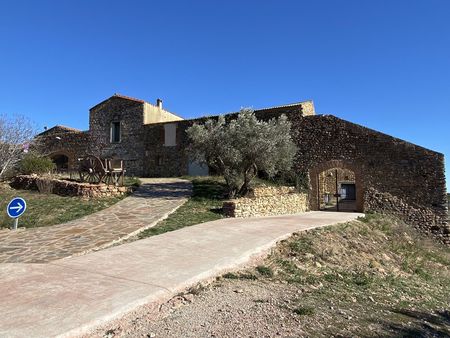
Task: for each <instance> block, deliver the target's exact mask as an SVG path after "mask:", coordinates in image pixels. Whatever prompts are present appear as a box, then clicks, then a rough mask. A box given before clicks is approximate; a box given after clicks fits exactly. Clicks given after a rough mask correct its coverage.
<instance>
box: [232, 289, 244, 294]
mask: <svg viewBox="0 0 450 338" xmlns="http://www.w3.org/2000/svg"><path fill="white" fill-rule="evenodd" d="M234 292H236V293H243V292H244V290H242V289H237V290H234Z"/></svg>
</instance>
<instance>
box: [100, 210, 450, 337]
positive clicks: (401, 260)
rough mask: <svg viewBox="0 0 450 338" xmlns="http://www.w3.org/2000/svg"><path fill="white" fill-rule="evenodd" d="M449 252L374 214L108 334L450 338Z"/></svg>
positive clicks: (276, 253)
mask: <svg viewBox="0 0 450 338" xmlns="http://www.w3.org/2000/svg"><path fill="white" fill-rule="evenodd" d="M449 310H450V249H449V248H448V247H443V246H441V245H439V244H437V243H435V242H433V241H431V240H428V239H423V238H420V237H419V236H418V235H417V234H416V233H415V232H414V231H413V230H411V228H409V227H408V226H406V225H405V224H403V223H401V222H400V221H398V220H395V219H392V218H389V217H386V216H379V215H368V216H367V217H365V218H362V219H360V220H359V221H354V222H350V223H346V224H342V225H338V226H333V227H327V228H323V229H318V230H313V231H308V232H305V233H300V234H296V235H294V236H292V237H291V238H289V239H288V240H285V241H283V242H281V243H279V244H278V245H277V247H276V248H274V250H273V251H272V253H271V254H270V255H269V257H267V258H266V259H265V260H264V261H263V263H262V265H259V266H257V267H255V268H251V269H247V270H245V271H239V272H234V273H228V274H226V275H224V276H222V277H221V278H219V279H218V280H217V281H215V282H214V283H211V284H210V285H207V286H199V287H197V288H193V289H191V290H190V292H188V293H186V294H184V295H180V296H178V297H175V298H174V299H172V300H171V301H170V302H169V303H167V304H166V305H165V306H163V307H162V308H161V311H160V312H159V314H158V316H157V317H158V318H154V316H153V315H152V316H145V315H143V316H142V317H139V318H136V319H135V320H133V321H132V322H129V323H128V324H125V325H124V326H123V327H120V328H115V329H113V330H111V331H109V332H108V334H109V336H110V337H114V336H117V337H135V336H144V337H145V336H150V337H330V336H334V337H349V336H359V337H377V336H384V337H386V336H387V337H446V336H448V337H450V312H449Z"/></svg>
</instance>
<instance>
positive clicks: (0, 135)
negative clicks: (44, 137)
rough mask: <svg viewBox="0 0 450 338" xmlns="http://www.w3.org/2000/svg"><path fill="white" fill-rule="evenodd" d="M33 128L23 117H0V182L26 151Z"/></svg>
mask: <svg viewBox="0 0 450 338" xmlns="http://www.w3.org/2000/svg"><path fill="white" fill-rule="evenodd" d="M34 135H35V128H34V127H33V125H32V124H31V122H30V121H29V120H27V119H26V118H25V117H23V116H14V117H8V116H6V115H0V180H2V179H3V178H4V176H5V174H6V173H7V172H8V171H9V170H10V169H12V168H13V167H15V166H16V165H17V163H18V162H19V161H20V160H21V159H22V157H23V154H24V153H25V152H27V151H28V149H29V147H30V144H31V142H32V139H33V137H34Z"/></svg>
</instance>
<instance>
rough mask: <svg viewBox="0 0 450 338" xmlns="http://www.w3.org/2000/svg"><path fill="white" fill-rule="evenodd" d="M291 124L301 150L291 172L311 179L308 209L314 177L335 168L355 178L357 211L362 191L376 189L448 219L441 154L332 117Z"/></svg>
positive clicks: (313, 201) (314, 202) (314, 203)
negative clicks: (351, 174)
mask: <svg viewBox="0 0 450 338" xmlns="http://www.w3.org/2000/svg"><path fill="white" fill-rule="evenodd" d="M290 119H291V121H292V122H293V129H294V131H295V138H296V140H297V145H298V148H299V151H298V155H297V160H296V164H295V170H296V171H297V172H298V173H308V174H309V177H310V183H311V186H310V193H311V196H312V198H311V206H312V209H315V208H316V207H317V202H318V201H317V198H315V196H316V195H317V178H318V175H319V174H320V173H321V172H322V171H324V170H328V169H331V168H335V167H338V168H344V169H349V170H352V171H353V172H354V173H355V181H356V186H357V202H358V203H359V207H360V209H359V210H360V211H364V196H366V194H365V191H366V190H367V189H369V188H374V189H376V190H378V191H381V192H386V193H389V194H391V195H393V196H396V197H398V198H402V199H404V200H405V201H406V202H407V203H408V204H410V205H413V206H421V207H428V208H430V209H432V210H433V212H434V213H435V214H436V215H437V216H444V215H446V213H447V209H446V206H445V203H446V187H445V173H444V156H443V155H442V154H440V153H437V152H434V151H431V150H428V149H425V148H423V147H420V146H417V145H415V144H412V143H409V142H406V141H403V140H400V139H397V138H394V137H392V136H389V135H386V134H383V133H380V132H376V131H374V130H371V129H369V128H365V127H363V126H360V125H356V124H354V123H351V122H348V121H344V120H342V119H339V118H337V117H335V116H331V115H323V116H320V115H319V116H306V117H302V118H296V117H295V116H291V117H290Z"/></svg>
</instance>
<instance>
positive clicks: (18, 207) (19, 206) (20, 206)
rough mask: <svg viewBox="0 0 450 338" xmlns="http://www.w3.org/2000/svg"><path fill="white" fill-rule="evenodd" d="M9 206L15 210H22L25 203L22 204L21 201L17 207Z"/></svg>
mask: <svg viewBox="0 0 450 338" xmlns="http://www.w3.org/2000/svg"><path fill="white" fill-rule="evenodd" d="M9 208H10V209H13V210H17V212H20V210H22V209H23V205H22V204H20V203H19V202H17V206H16V207H9Z"/></svg>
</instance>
